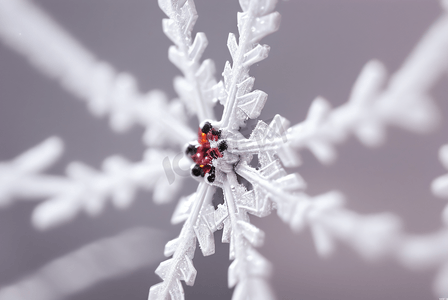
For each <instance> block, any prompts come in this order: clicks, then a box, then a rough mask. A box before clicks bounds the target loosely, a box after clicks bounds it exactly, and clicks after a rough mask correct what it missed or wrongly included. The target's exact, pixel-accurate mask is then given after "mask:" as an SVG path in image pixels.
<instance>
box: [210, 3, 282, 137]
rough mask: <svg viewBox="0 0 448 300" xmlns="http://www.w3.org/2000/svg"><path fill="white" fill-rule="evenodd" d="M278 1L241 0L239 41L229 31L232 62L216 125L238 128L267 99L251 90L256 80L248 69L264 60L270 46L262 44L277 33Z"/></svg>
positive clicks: (226, 66) (231, 128) (228, 68)
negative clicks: (220, 115)
mask: <svg viewBox="0 0 448 300" xmlns="http://www.w3.org/2000/svg"><path fill="white" fill-rule="evenodd" d="M276 2H277V1H276V0H240V5H241V8H242V9H243V12H242V13H238V31H239V35H240V36H239V42H238V43H237V41H236V37H235V35H234V34H233V33H230V34H229V38H228V40H227V47H228V48H229V51H230V54H231V56H232V60H233V64H232V66H230V62H226V65H225V68H224V72H223V76H224V86H225V93H226V97H225V98H224V99H220V101H221V104H223V105H224V112H223V116H222V118H221V121H220V122H219V124H217V125H216V126H217V127H220V128H227V127H228V128H229V129H230V130H238V129H239V127H240V126H243V125H244V121H245V120H246V119H247V118H251V119H255V118H257V117H258V116H259V115H260V113H261V110H262V109H263V107H264V104H265V103H266V100H267V94H266V93H265V92H263V91H259V90H255V91H252V92H251V90H252V87H253V84H254V81H255V79H254V78H253V77H250V76H249V68H250V66H252V65H253V64H255V63H257V62H259V61H261V60H263V59H265V58H266V57H267V56H268V53H269V49H270V48H269V46H267V45H263V46H262V45H260V44H258V41H260V40H261V39H262V38H263V37H265V36H266V35H268V34H270V33H272V32H275V31H276V30H277V29H278V27H279V24H280V14H279V13H278V12H272V11H273V10H274V8H275V5H276Z"/></svg>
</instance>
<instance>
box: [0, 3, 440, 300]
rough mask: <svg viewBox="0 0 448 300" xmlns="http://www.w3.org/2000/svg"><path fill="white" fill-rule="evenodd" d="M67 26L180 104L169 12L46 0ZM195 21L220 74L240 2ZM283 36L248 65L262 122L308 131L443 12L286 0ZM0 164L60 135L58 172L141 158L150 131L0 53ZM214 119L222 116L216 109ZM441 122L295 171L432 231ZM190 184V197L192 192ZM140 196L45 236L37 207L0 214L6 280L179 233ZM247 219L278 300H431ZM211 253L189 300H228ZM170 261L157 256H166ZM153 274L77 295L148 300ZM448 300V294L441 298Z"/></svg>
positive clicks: (221, 264) (394, 62) (167, 210)
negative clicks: (262, 97) (101, 245)
mask: <svg viewBox="0 0 448 300" xmlns="http://www.w3.org/2000/svg"><path fill="white" fill-rule="evenodd" d="M36 2H37V3H38V4H39V5H40V6H41V7H43V8H44V9H45V10H46V11H47V12H48V13H49V14H50V15H51V16H52V17H53V18H54V19H55V20H56V21H57V22H58V23H59V24H61V25H62V26H63V27H64V28H66V29H67V30H68V31H69V32H70V33H71V34H73V36H75V37H76V38H77V39H78V40H79V41H81V42H82V43H83V44H84V45H85V46H86V47H87V48H88V49H90V50H91V51H92V52H93V53H95V54H96V55H97V57H99V58H101V59H102V60H105V61H109V62H111V63H112V64H113V65H114V66H115V68H116V69H118V70H121V71H129V72H131V73H132V74H134V75H135V76H136V77H137V78H138V82H139V86H140V89H141V90H142V91H147V90H149V89H153V88H160V89H163V90H164V91H166V92H167V93H168V94H169V95H170V96H171V97H174V96H175V94H174V91H173V88H172V79H173V77H174V76H175V75H177V74H179V71H178V70H177V69H176V68H175V67H174V66H173V65H171V64H170V63H169V61H168V59H167V49H168V46H169V45H170V42H169V40H168V39H167V38H166V37H165V36H164V35H163V33H162V29H161V19H162V18H163V17H164V15H163V13H162V12H161V11H160V10H159V9H158V6H157V3H156V1H147V0H146V1H144V0H126V1H123V0H122V1H118V0H116V1H111V0H95V1H92V0H64V1H61V0H39V1H36ZM195 3H196V8H197V10H198V13H199V19H198V22H197V25H196V26H195V31H196V32H198V31H203V32H205V33H206V34H207V37H208V40H209V46H208V48H207V50H206V52H205V53H204V56H203V57H204V58H212V59H213V60H214V61H215V63H216V66H217V73H218V74H220V73H221V71H222V69H223V67H224V63H225V60H227V59H229V54H228V51H227V49H226V46H225V45H226V40H227V35H228V32H236V11H238V10H240V9H239V6H238V3H237V1H233V0H232V1H228V0H227V1H216V0H213V1H212V0H196V1H195ZM278 11H279V12H280V13H281V14H282V24H281V27H280V30H279V31H278V32H277V33H275V34H273V35H271V36H269V37H267V38H265V39H264V40H263V43H266V44H268V45H270V46H271V52H270V56H269V58H268V59H267V60H265V61H263V62H261V63H259V64H258V65H257V66H255V67H253V68H252V71H251V74H252V75H253V76H255V78H256V83H255V84H256V88H259V89H262V90H264V91H266V92H267V93H268V94H269V100H268V102H267V104H266V106H265V109H264V111H263V113H262V116H261V118H262V119H270V118H272V117H273V116H274V114H275V113H280V114H281V115H283V116H285V117H286V118H288V119H289V120H290V121H291V122H292V123H293V124H295V123H298V122H300V121H302V120H303V119H304V117H305V115H306V112H307V110H308V107H309V105H310V103H311V101H312V100H313V99H314V98H315V97H316V96H317V95H321V96H324V97H326V98H327V99H328V100H330V102H331V103H332V104H333V105H334V106H337V105H340V104H342V103H344V102H345V101H346V100H347V98H348V95H349V92H350V89H351V87H352V84H353V83H354V81H355V79H356V77H357V75H358V73H359V72H360V70H361V68H362V67H363V65H364V64H365V63H366V62H367V61H368V60H370V59H372V58H377V59H379V60H381V61H383V62H384V63H385V64H386V66H387V68H388V70H389V71H390V72H393V71H394V70H396V69H397V68H398V67H399V66H400V64H401V63H402V61H403V60H404V58H405V57H406V56H407V54H408V53H409V52H410V50H411V49H412V47H413V45H415V44H416V42H417V41H418V40H419V38H420V37H421V36H422V34H423V33H424V32H425V30H426V29H427V28H428V26H429V25H430V24H431V23H432V22H433V21H434V20H435V19H436V17H437V16H438V15H439V14H440V13H441V10H440V8H439V6H438V3H437V1H432V0H431V1H429V0H420V1H418V0H414V1H411V0H410V1H404V0H402V1H399V0H396V1H374V0H370V1H368V0H364V1H361V0H358V1H350V0H308V1H305V0H294V1H280V2H279V4H278ZM0 74H1V77H0V99H1V100H0V141H1V142H0V161H1V160H8V159H11V158H13V157H14V156H15V155H17V154H18V153H20V152H22V151H24V150H25V149H28V148H30V147H32V146H34V145H36V144H37V143H39V142H40V141H42V140H43V139H45V138H46V137H48V136H50V135H58V136H61V137H63V138H64V141H65V143H66V151H65V154H64V156H63V158H62V159H61V160H60V161H59V162H58V164H56V165H55V167H54V168H53V169H52V172H54V173H56V174H59V173H62V172H63V170H64V166H65V165H66V164H67V163H68V162H70V161H73V160H79V161H83V162H85V163H87V164H89V165H91V166H93V167H96V168H99V167H100V164H101V162H102V160H103V159H104V158H105V157H106V156H109V155H111V154H121V155H124V156H126V157H128V158H129V159H132V160H138V159H140V157H141V155H142V153H143V150H144V147H143V145H142V143H141V142H140V139H141V135H142V129H141V128H135V129H133V130H131V131H130V132H128V133H126V134H121V135H117V134H115V133H113V132H112V131H111V130H110V129H109V126H108V123H107V120H105V119H101V120H97V119H95V118H93V117H92V116H91V115H90V114H89V113H88V112H87V109H86V107H85V105H84V104H83V103H82V102H80V101H78V100H77V99H75V98H74V97H73V96H72V95H70V94H68V93H67V92H65V91H64V90H62V89H61V88H60V87H59V86H58V85H57V84H56V83H55V82H54V81H52V80H50V79H48V78H46V77H44V76H41V74H40V73H39V72H38V71H36V70H35V69H33V68H32V67H31V66H30V65H28V63H27V62H26V61H25V60H24V59H23V58H22V57H20V56H19V55H17V54H16V53H14V52H13V51H11V50H10V49H8V48H6V47H4V46H3V45H0ZM447 92H448V88H447V85H446V78H445V81H444V82H441V83H440V84H439V85H438V86H437V88H436V89H435V90H434V92H433V95H434V96H435V97H436V98H437V99H438V101H437V103H438V105H439V107H440V109H441V110H443V111H444V112H445V115H446V112H448V106H447V102H446V101H444V100H445V99H446V98H447V96H446V95H447ZM218 110H220V109H219V108H218ZM446 132H447V124H446V121H443V123H442V124H441V125H440V126H439V127H438V129H437V130H435V131H434V132H432V133H431V134H429V135H424V136H420V135H415V134H412V133H409V132H405V131H403V130H401V129H396V128H392V129H390V130H389V131H388V141H387V144H386V145H385V146H383V147H381V148H378V149H368V148H365V147H364V146H362V145H360V143H359V142H358V141H356V140H355V139H354V138H351V139H350V140H349V141H348V142H347V143H345V144H344V145H341V146H339V147H338V153H339V158H338V160H337V162H336V163H335V164H333V165H332V166H330V167H324V166H322V165H320V164H319V163H318V162H317V161H316V159H315V158H314V157H313V156H312V155H311V154H310V153H308V152H304V153H303V156H304V160H305V164H304V165H303V166H302V167H300V168H299V172H300V173H301V174H302V175H303V177H304V178H305V180H306V181H307V182H308V184H309V189H308V192H309V193H310V194H311V195H316V194H319V193H323V192H326V191H329V190H333V189H339V190H341V191H343V192H344V193H345V194H346V195H347V198H348V206H349V208H351V209H353V210H355V211H357V212H360V213H365V214H368V213H376V212H382V211H392V212H394V213H396V214H398V215H399V216H400V217H401V218H402V219H403V221H404V223H405V229H406V231H407V232H410V233H428V232H431V231H434V230H436V229H438V228H440V226H441V222H440V211H441V209H442V208H443V205H444V204H445V203H446V202H445V201H442V200H439V199H436V198H434V197H433V196H432V195H431V193H430V191H429V186H430V183H431V181H432V180H433V179H434V178H435V177H437V176H439V175H441V174H443V173H445V172H446V171H445V170H444V169H443V168H442V166H441V165H440V163H439V162H438V159H437V151H438V148H439V146H440V145H442V144H443V143H446V142H447V141H448V139H447V136H446ZM195 186H196V183H195V182H194V181H193V180H189V181H187V182H186V185H185V191H184V193H185V194H187V192H190V191H192V190H194V189H195ZM150 198H151V197H150V196H149V195H148V194H146V193H144V192H141V193H139V195H138V197H137V199H136V201H135V202H134V204H133V205H132V206H131V208H129V209H128V210H126V211H124V212H123V211H117V210H115V209H114V208H113V207H111V206H108V207H107V208H106V210H105V211H104V212H103V214H101V216H99V217H97V218H90V217H88V216H86V215H84V214H81V215H80V216H78V217H77V218H76V220H75V221H73V222H71V223H69V224H67V225H64V226H62V227H60V228H57V229H54V230H50V231H48V232H44V233H41V232H37V231H36V230H34V229H33V228H32V227H31V225H30V221H29V219H30V215H31V212H32V210H33V207H34V206H35V203H32V202H19V203H16V204H15V205H13V206H11V207H9V208H7V209H4V210H0V239H1V242H0V266H1V271H0V284H1V285H3V284H10V283H12V282H14V281H16V280H18V279H20V278H21V277H22V276H24V275H25V274H27V273H28V272H31V271H33V270H36V269H37V268H39V267H40V266H42V265H44V264H45V263H46V262H48V261H50V260H51V259H52V258H55V257H57V256H60V255H63V254H64V253H67V252H69V251H71V250H73V249H75V248H77V247H79V246H81V245H83V244H84V243H88V242H91V241H94V240H96V239H98V238H100V237H104V236H110V235H113V234H115V233H118V232H120V231H121V230H123V229H126V228H130V227H133V226H136V225H143V226H150V227H155V228H160V229H163V230H166V231H167V232H168V233H169V235H170V236H171V237H175V236H176V235H177V234H178V233H179V231H180V226H172V225H170V223H169V219H170V216H171V213H172V211H173V209H174V207H175V203H172V204H168V205H165V206H156V205H154V204H153V203H152V202H151V199H150ZM253 222H254V223H255V224H256V225H257V226H259V227H260V228H262V229H263V230H264V231H265V232H266V236H267V237H266V243H265V246H264V247H263V248H261V249H260V252H261V253H262V254H263V255H265V256H266V257H267V258H268V259H269V260H270V261H271V262H272V263H273V265H274V274H273V279H272V283H273V286H274V289H275V291H276V294H277V295H278V298H279V299H281V300H293V299H305V300H313V299H315V300H318V299H319V300H320V299H333V300H342V299H364V300H376V299H388V300H389V299H390V300H392V299H415V300H417V299H418V300H421V299H436V297H435V296H434V295H432V293H431V282H432V278H433V277H434V275H435V273H434V272H433V271H428V272H417V273H414V272H409V271H407V270H406V269H404V268H403V267H401V266H399V265H398V264H397V263H395V262H394V261H383V262H381V263H378V264H371V263H367V262H364V261H363V260H362V259H361V258H360V257H359V256H358V255H357V254H356V253H355V252H354V251H352V250H351V249H349V248H347V247H346V246H344V245H341V244H339V247H338V249H337V251H336V253H335V255H334V256H332V257H331V258H329V259H321V258H319V257H318V256H317V254H316V253H315V249H314V246H313V243H312V240H311V237H310V234H309V232H308V231H305V232H304V233H302V234H298V235H297V234H293V233H292V232H291V231H290V230H289V228H288V227H287V225H285V224H283V223H282V222H281V221H280V220H279V219H278V217H277V216H276V214H273V215H271V216H269V217H267V218H264V219H257V218H253ZM216 245H217V249H216V254H215V255H213V256H210V257H203V256H202V254H201V253H200V252H199V251H198V252H197V253H196V257H195V259H194V264H195V267H196V269H197V270H198V275H197V278H196V284H195V286H194V287H187V288H186V289H185V292H186V296H187V297H186V298H187V299H197V300H200V299H230V298H231V293H232V291H231V290H228V289H227V267H228V265H229V261H228V244H224V245H222V244H221V243H220V233H219V232H218V233H217V234H216ZM160 251H162V249H160ZM155 268H156V265H154V266H153V268H148V269H145V270H143V271H140V272H137V273H134V274H132V275H131V276H128V277H126V278H120V279H117V280H114V281H113V282H107V283H104V284H101V285H99V286H96V287H94V288H92V289H90V290H88V291H85V292H83V293H82V294H78V295H75V296H73V297H72V298H70V299H71V300H75V299H95V300H102V299H146V297H147V291H148V288H149V286H151V285H153V284H155V283H157V282H159V281H160V280H159V278H158V277H157V276H156V275H154V273H153V272H154V269H155ZM446 297H448V295H446Z"/></svg>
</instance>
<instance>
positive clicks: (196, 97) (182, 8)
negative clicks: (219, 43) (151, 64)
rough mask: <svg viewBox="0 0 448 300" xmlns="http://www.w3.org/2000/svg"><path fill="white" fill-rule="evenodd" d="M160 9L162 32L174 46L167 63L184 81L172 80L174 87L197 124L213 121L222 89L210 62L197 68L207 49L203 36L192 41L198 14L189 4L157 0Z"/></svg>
mask: <svg viewBox="0 0 448 300" xmlns="http://www.w3.org/2000/svg"><path fill="white" fill-rule="evenodd" d="M159 6H160V8H161V9H162V10H163V12H164V13H165V14H166V15H167V16H168V17H169V19H164V20H163V31H164V32H165V34H166V35H167V36H168V37H169V38H170V40H171V41H172V42H173V43H174V44H175V45H174V46H171V47H170V49H169V51H168V57H169V59H170V61H171V62H172V63H173V64H174V65H176V66H177V67H178V68H179V69H180V70H181V71H182V72H183V73H184V77H176V78H175V79H174V87H175V89H176V91H177V93H178V94H179V96H180V98H181V100H182V101H183V102H184V103H185V105H186V107H187V108H188V109H189V111H190V113H195V114H196V115H197V117H198V120H199V122H202V121H203V120H206V119H209V120H215V116H214V112H213V106H214V105H215V101H214V99H216V98H218V97H219V95H218V94H217V92H219V91H220V90H221V88H220V87H221V85H222V83H220V84H217V83H216V80H215V78H214V73H215V65H214V63H213V61H212V60H211V59H207V60H204V61H203V62H202V64H200V59H201V56H202V54H203V52H204V50H205V48H206V47H207V43H208V42H207V37H206V36H205V34H204V33H203V32H199V33H197V34H196V37H195V38H194V40H192V38H191V34H192V30H193V26H194V24H195V22H196V19H197V17H198V16H197V12H196V8H195V5H194V2H193V1H192V0H159Z"/></svg>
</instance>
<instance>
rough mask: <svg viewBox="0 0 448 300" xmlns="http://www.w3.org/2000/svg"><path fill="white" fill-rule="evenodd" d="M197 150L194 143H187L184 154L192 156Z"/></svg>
mask: <svg viewBox="0 0 448 300" xmlns="http://www.w3.org/2000/svg"><path fill="white" fill-rule="evenodd" d="M196 152H197V149H196V147H195V146H194V145H188V147H187V149H186V150H185V154H187V155H190V156H193V155H195V154H196Z"/></svg>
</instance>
